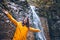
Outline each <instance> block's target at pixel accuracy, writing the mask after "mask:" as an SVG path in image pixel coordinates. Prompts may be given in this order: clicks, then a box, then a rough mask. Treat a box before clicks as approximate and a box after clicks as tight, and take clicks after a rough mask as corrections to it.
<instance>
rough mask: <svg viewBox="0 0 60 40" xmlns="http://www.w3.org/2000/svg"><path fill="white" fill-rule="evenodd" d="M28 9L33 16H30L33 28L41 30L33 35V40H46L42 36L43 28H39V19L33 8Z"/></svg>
mask: <svg viewBox="0 0 60 40" xmlns="http://www.w3.org/2000/svg"><path fill="white" fill-rule="evenodd" d="M30 7H31V11H32V14H33V15H32V17H33V19H32V21H33V27H35V28H37V29H40V30H41V32H38V33H35V38H36V39H35V40H46V38H45V36H44V32H43V28H42V26H41V22H40V18H39V17H38V16H37V14H36V12H35V6H30Z"/></svg>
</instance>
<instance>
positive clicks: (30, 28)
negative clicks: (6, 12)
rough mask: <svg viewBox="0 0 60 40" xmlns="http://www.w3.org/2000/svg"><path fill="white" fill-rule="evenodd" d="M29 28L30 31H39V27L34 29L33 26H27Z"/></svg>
mask: <svg viewBox="0 0 60 40" xmlns="http://www.w3.org/2000/svg"><path fill="white" fill-rule="evenodd" d="M29 30H30V31H32V32H40V30H39V29H35V28H32V27H29Z"/></svg>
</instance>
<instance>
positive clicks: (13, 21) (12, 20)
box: [6, 12, 17, 25]
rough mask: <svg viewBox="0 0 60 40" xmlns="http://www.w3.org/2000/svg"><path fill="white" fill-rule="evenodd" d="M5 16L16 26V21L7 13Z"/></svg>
mask: <svg viewBox="0 0 60 40" xmlns="http://www.w3.org/2000/svg"><path fill="white" fill-rule="evenodd" d="M6 15H7V16H8V18H9V19H10V20H11V22H12V23H14V25H17V21H16V20H15V19H14V18H13V17H12V16H11V15H10V14H9V12H8V13H7V14H6Z"/></svg>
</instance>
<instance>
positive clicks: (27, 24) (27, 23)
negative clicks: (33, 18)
mask: <svg viewBox="0 0 60 40" xmlns="http://www.w3.org/2000/svg"><path fill="white" fill-rule="evenodd" d="M26 20H27V22H26V24H25V23H24V19H23V22H22V25H23V26H24V25H26V26H27V27H28V28H29V18H28V17H27V18H26Z"/></svg>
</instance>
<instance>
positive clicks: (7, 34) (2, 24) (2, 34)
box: [0, 12, 15, 40]
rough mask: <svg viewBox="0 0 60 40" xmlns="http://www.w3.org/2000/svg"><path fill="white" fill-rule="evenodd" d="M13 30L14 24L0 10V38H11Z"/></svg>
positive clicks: (4, 39) (7, 39) (5, 39)
mask: <svg viewBox="0 0 60 40" xmlns="http://www.w3.org/2000/svg"><path fill="white" fill-rule="evenodd" d="M14 30H15V26H14V25H13V24H12V23H11V22H10V20H9V19H8V18H7V17H6V15H5V14H4V13H2V12H0V40H11V39H12V37H13V34H14Z"/></svg>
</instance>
